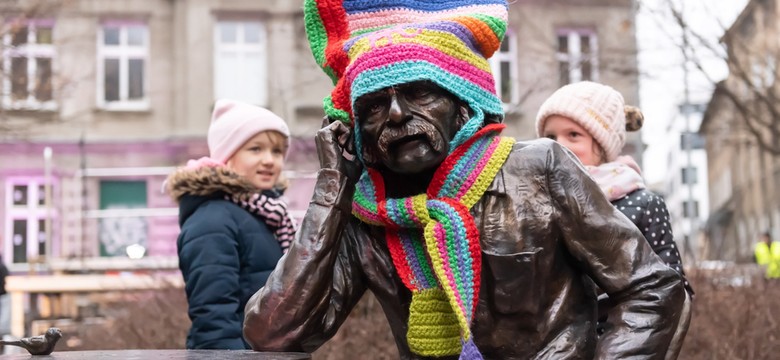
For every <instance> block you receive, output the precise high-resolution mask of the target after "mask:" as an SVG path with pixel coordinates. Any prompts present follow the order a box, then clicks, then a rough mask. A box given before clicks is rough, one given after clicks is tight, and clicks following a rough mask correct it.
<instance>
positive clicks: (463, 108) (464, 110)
mask: <svg viewBox="0 0 780 360" xmlns="http://www.w3.org/2000/svg"><path fill="white" fill-rule="evenodd" d="M469 119H471V108H470V107H469V106H468V105H467V104H466V103H464V102H461V103H460V104H459V106H458V121H457V124H458V129H460V128H462V127H463V125H465V124H466V122H467V121H469Z"/></svg>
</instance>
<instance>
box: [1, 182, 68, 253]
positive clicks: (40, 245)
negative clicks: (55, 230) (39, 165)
mask: <svg viewBox="0 0 780 360" xmlns="http://www.w3.org/2000/svg"><path fill="white" fill-rule="evenodd" d="M44 185H45V182H44V181H43V179H42V178H10V179H8V181H7V182H6V194H8V196H7V197H6V199H7V200H6V204H5V208H6V210H7V211H6V213H7V214H8V216H7V217H6V220H5V221H6V226H5V229H6V231H5V235H4V238H5V239H9V240H10V241H5V243H4V246H5V249H4V251H3V254H5V255H4V257H3V259H2V260H3V261H5V262H6V263H12V264H23V263H27V262H28V260H33V259H37V258H38V257H39V256H45V255H46V254H47V253H48V252H49V251H48V250H47V246H46V236H47V232H46V224H47V213H49V214H51V218H50V219H51V220H53V219H54V218H55V215H56V212H55V210H53V209H52V210H51V212H47V209H46V196H45V194H46V192H45V186H44ZM49 223H50V221H49ZM52 241H53V239H52Z"/></svg>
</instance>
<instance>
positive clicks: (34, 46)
mask: <svg viewBox="0 0 780 360" xmlns="http://www.w3.org/2000/svg"><path fill="white" fill-rule="evenodd" d="M11 23H15V25H22V26H26V27H27V42H26V43H25V44H24V45H22V46H19V47H17V48H12V45H11V44H12V41H13V34H11V32H10V31H9V32H6V33H5V34H3V35H2V36H0V41H2V60H3V61H2V64H3V65H2V66H3V68H2V69H1V71H2V73H3V74H7V76H3V77H2V84H1V86H2V94H3V96H2V101H3V107H4V108H6V109H12V110H22V109H24V110H47V111H54V110H57V102H56V101H55V99H56V97H57V92H56V89H55V87H54V74H55V70H56V69H55V67H56V63H55V59H56V49H55V47H54V39H53V36H52V43H51V44H38V43H37V42H36V41H37V39H36V35H37V30H38V28H42V27H46V28H51V29H52V34H53V33H54V20H53V19H18V20H12V21H11ZM19 57H23V58H27V99H25V100H14V99H13V94H11V59H13V58H19ZM38 58H48V59H49V61H50V62H51V74H52V75H51V82H52V90H51V91H52V96H51V100H47V101H40V100H38V99H37V98H35V83H36V79H37V76H36V75H37V71H38V69H37V67H38V64H37V62H36V61H35V60H36V59H38Z"/></svg>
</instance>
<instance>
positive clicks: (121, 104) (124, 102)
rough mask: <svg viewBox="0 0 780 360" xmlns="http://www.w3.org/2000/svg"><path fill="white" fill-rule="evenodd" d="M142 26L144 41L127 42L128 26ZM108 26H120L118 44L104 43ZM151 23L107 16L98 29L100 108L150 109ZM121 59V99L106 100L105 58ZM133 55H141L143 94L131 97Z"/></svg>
mask: <svg viewBox="0 0 780 360" xmlns="http://www.w3.org/2000/svg"><path fill="white" fill-rule="evenodd" d="M139 26H140V27H142V28H143V44H142V45H129V44H128V43H127V30H128V28H129V27H139ZM108 27H114V28H119V45H106V44H104V29H105V28H108ZM149 46H150V44H149V26H148V25H147V24H146V22H144V21H136V20H108V21H103V22H102V23H101V24H100V26H99V28H98V31H97V78H96V84H97V94H96V95H97V105H98V108H101V109H104V110H109V111H147V110H149V108H150V101H149V82H150V81H151V76H149V73H150V69H151V66H150V65H151V64H150V61H149ZM106 59H119V100H118V101H106V94H105V75H106V74H105V70H106V69H105V60H106ZM130 59H142V60H143V61H144V71H143V89H142V91H143V98H141V99H137V100H130V99H129V98H128V97H129V94H128V93H129V91H130V90H129V89H130V79H129V76H130V74H129V73H130V70H129V63H130V61H129V60H130Z"/></svg>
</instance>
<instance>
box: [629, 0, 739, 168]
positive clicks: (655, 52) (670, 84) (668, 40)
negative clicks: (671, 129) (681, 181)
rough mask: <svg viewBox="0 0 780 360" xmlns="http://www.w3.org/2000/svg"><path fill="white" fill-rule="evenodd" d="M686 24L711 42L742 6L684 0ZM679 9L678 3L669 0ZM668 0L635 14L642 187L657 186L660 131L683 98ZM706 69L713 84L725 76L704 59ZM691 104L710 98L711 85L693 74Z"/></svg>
mask: <svg viewBox="0 0 780 360" xmlns="http://www.w3.org/2000/svg"><path fill="white" fill-rule="evenodd" d="M684 2H685V11H684V13H685V17H686V21H687V22H688V23H690V24H691V27H692V28H693V29H694V31H696V32H697V33H699V34H702V35H704V36H706V37H707V38H708V39H710V41H717V40H718V38H720V36H721V35H723V28H724V27H728V26H729V25H730V24H731V23H732V22H733V21H734V19H735V18H736V17H737V15H739V13H740V11H741V10H742V9H743V8H744V7H745V4H746V3H747V0H684ZM674 3H676V4H680V3H681V0H674ZM668 7H669V0H642V1H641V6H640V11H639V14H638V15H637V41H638V43H639V68H640V72H641V73H642V75H641V77H640V92H639V96H640V102H641V105H642V111H643V112H644V115H645V126H644V127H643V131H642V132H643V134H642V135H643V139H644V141H645V143H646V144H647V145H648V149H647V151H646V152H645V156H644V169H643V173H644V175H645V178H646V180H647V181H648V183H656V182H659V181H662V180H663V178H664V176H665V171H667V169H668V168H667V164H666V159H667V157H666V153H665V148H666V146H667V145H666V144H665V143H664V141H665V140H667V139H675V140H676V139H678V137H676V136H668V135H666V134H665V130H666V127H667V125H668V124H669V121H671V120H672V119H674V117H675V115H676V113H677V106H678V105H679V103H680V102H682V99H683V98H684V90H683V89H684V85H683V84H684V81H683V66H682V63H683V56H682V52H681V50H680V46H679V44H680V43H681V42H682V40H681V36H680V30H679V26H677V25H676V24H675V22H674V21H673V19H672V18H671V16H670V15H669V11H668ZM706 68H707V70H708V72H709V73H710V74H711V77H713V78H714V79H716V80H721V79H723V78H725V77H726V75H727V74H728V72H727V69H726V66H725V64H724V63H723V62H722V61H719V60H717V59H716V58H715V57H714V56H711V57H710V61H708V62H707V65H706ZM689 79H690V90H691V91H690V94H691V102H693V103H696V102H698V103H701V102H705V103H706V102H707V101H708V100H709V98H710V95H711V94H712V83H711V82H709V81H707V80H706V78H704V77H703V76H701V75H700V74H697V73H695V70H694V71H691V72H690V77H689Z"/></svg>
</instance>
